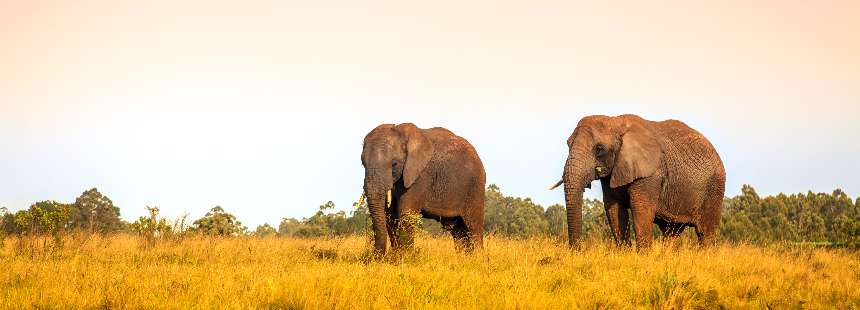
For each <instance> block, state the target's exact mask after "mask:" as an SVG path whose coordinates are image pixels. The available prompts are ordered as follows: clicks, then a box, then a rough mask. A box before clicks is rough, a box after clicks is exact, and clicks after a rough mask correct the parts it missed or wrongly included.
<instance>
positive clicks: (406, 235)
mask: <svg viewBox="0 0 860 310" xmlns="http://www.w3.org/2000/svg"><path fill="white" fill-rule="evenodd" d="M398 211H399V219H398V224H397V240H398V241H397V243H398V245H399V246H400V247H401V248H407V249H408V248H411V247H412V245H413V243H414V242H415V235H414V234H415V228H416V226H418V221H420V220H421V214H420V213H418V212H414V211H411V210H409V209H407V208H400V210H398Z"/></svg>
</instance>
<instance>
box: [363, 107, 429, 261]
mask: <svg viewBox="0 0 860 310" xmlns="http://www.w3.org/2000/svg"><path fill="white" fill-rule="evenodd" d="M432 156H433V144H432V143H431V142H430V140H429V139H428V138H427V137H426V136H425V135H424V134H423V133H422V131H421V130H420V129H418V127H415V125H413V124H411V123H405V124H400V125H397V126H394V125H391V124H385V125H380V126H379V127H376V128H375V129H373V130H372V131H371V132H370V133H369V134H367V136H366V137H365V138H364V149H363V150H362V152H361V164H362V165H363V166H364V193H365V195H366V196H367V205H368V209H369V211H370V216H371V219H372V221H373V230H374V233H375V247H376V250H377V251H381V252H383V253H384V252H385V251H386V247H387V243H386V242H387V239H388V232H387V226H386V217H385V208H386V201H387V196H388V195H387V193H388V192H389V191H390V190H392V188H393V187H394V184H395V183H397V182H400V181H402V182H403V186H404V187H405V188H409V187H411V186H412V184H414V183H415V181H416V180H417V179H418V177H419V176H420V175H421V171H423V170H424V167H426V166H427V163H428V162H429V161H430V158H431V157H432Z"/></svg>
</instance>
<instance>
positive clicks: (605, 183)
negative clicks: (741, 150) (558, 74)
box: [559, 115, 726, 249]
mask: <svg viewBox="0 0 860 310" xmlns="http://www.w3.org/2000/svg"><path fill="white" fill-rule="evenodd" d="M567 145H568V147H569V150H570V152H569V155H568V158H567V162H566V163H565V166H564V173H563V177H562V181H560V183H559V184H561V182H563V183H564V194H565V202H566V204H567V223H568V237H569V241H570V245H571V246H572V247H575V248H576V247H579V239H580V235H581V229H582V194H583V191H584V189H585V188H586V187H590V183H591V182H592V181H594V180H600V183H601V186H602V188H603V202H604V205H605V207H606V217H607V220H608V221H609V226H610V228H611V230H612V234H613V236H614V238H615V241H616V243H617V244H619V245H627V244H629V237H630V234H629V228H628V227H629V218H628V212H627V210H630V214H631V215H632V217H633V228H634V232H635V233H636V244H637V247H638V248H639V249H645V248H648V247H649V246H650V245H651V239H652V234H651V225H652V223H657V224H658V226H659V227H660V229H661V230H662V232H663V234H664V235H665V236H667V237H670V238H674V237H677V236H678V235H680V234H681V232H683V231H684V228H686V227H688V226H692V227H695V229H696V235H697V236H698V238H699V242H700V243H701V244H702V245H705V246H708V245H711V244H713V243H714V239H715V236H716V233H717V231H718V229H719V224H720V217H721V213H722V207H723V204H722V201H723V194H724V192H725V183H726V173H725V169H724V168H723V163H722V161H721V160H720V156H719V155H718V154H717V152H716V150H715V149H714V147H713V146H712V145H711V143H710V142H708V140H707V139H706V138H705V137H704V136H702V135H701V134H700V133H699V132H697V131H696V130H693V129H692V128H690V127H688V126H687V125H686V124H684V123H682V122H680V121H676V120H667V121H662V122H653V121H648V120H645V119H642V118H640V117H638V116H635V115H621V116H617V117H608V116H602V115H598V116H588V117H585V118H583V119H582V120H580V122H579V124H578V125H577V127H576V129H575V130H574V131H573V134H571V136H570V138H569V139H568V140H567Z"/></svg>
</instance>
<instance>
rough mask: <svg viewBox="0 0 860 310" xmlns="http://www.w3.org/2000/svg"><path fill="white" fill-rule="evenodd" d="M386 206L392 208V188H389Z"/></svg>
mask: <svg viewBox="0 0 860 310" xmlns="http://www.w3.org/2000/svg"><path fill="white" fill-rule="evenodd" d="M385 204H386V205H385V207H386V208H391V190H388V200H386V201H385Z"/></svg>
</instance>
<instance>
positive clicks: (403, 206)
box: [361, 123, 486, 254]
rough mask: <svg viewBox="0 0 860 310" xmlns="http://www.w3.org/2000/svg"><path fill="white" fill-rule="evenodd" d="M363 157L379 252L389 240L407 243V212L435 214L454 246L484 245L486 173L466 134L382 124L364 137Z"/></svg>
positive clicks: (411, 228)
mask: <svg viewBox="0 0 860 310" xmlns="http://www.w3.org/2000/svg"><path fill="white" fill-rule="evenodd" d="M361 163H362V165H363V166H364V196H365V197H367V204H368V208H369V211H370V217H371V221H372V222H373V232H374V248H375V251H376V252H377V253H381V254H385V253H386V252H387V251H388V242H390V243H391V247H392V249H397V248H409V247H411V245H412V243H413V232H414V229H415V226H416V224H417V223H416V221H415V220H408V219H409V218H410V216H412V217H411V218H413V219H418V216H421V217H424V218H430V219H436V220H438V221H439V222H440V223H441V224H442V227H443V228H444V229H445V230H447V231H449V232H450V233H451V235H452V236H453V237H454V239H455V242H456V244H457V248H458V249H461V250H464V251H466V252H471V251H473V250H474V249H480V248H482V247H483V229H484V228H483V226H484V200H485V197H484V195H485V194H486V193H485V190H484V186H485V183H486V173H485V171H484V165H483V164H482V163H481V159H480V157H478V153H477V152H476V151H475V148H474V147H473V146H472V145H471V144H470V143H469V142H468V141H466V139H463V138H462V137H459V136H457V135H455V134H454V133H452V132H451V131H449V130H447V129H445V128H440V127H436V128H430V129H420V128H418V127H416V126H415V125H414V124H412V123H404V124H400V125H396V126H395V125H393V124H383V125H379V126H378V127H376V128H374V129H373V130H372V131H370V133H368V134H367V136H366V137H365V138H364V146H363V150H362V152H361ZM389 197H390V198H389Z"/></svg>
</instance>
